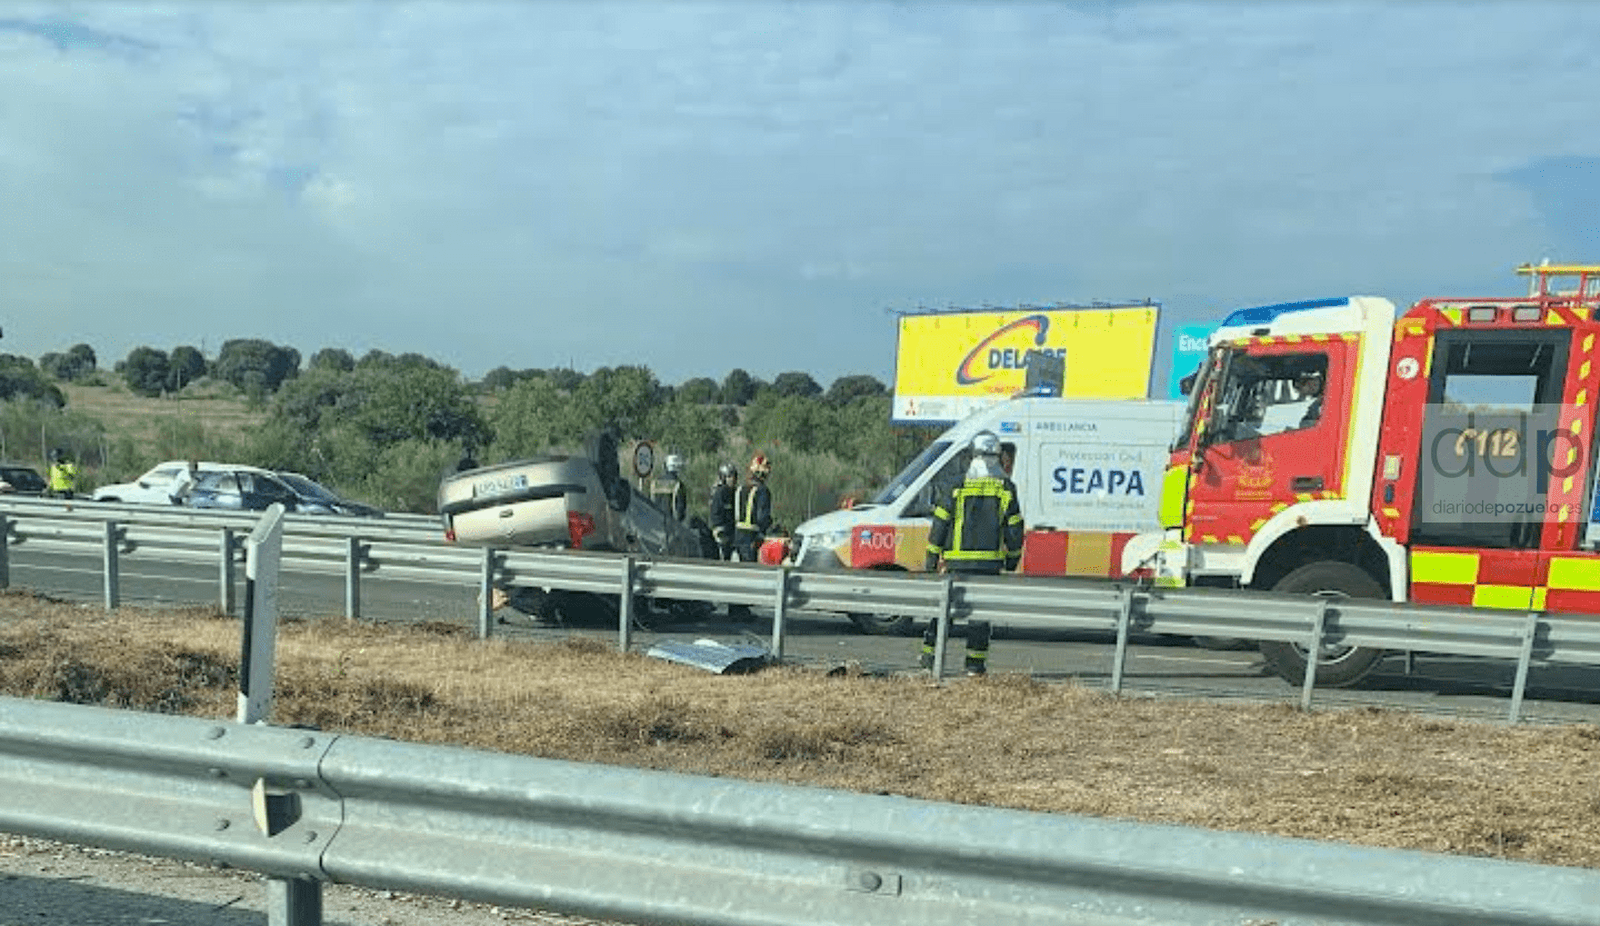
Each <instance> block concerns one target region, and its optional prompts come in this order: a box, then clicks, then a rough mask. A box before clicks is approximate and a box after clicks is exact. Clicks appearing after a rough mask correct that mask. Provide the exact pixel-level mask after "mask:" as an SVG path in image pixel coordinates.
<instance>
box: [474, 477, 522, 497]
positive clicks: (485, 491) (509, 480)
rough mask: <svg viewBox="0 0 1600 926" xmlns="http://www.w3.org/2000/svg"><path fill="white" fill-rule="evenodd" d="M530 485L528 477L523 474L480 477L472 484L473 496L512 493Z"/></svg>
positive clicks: (493, 495)
mask: <svg viewBox="0 0 1600 926" xmlns="http://www.w3.org/2000/svg"><path fill="white" fill-rule="evenodd" d="M527 487H528V477H527V476H525V475H522V474H520V473H519V474H517V475H515V476H501V477H499V478H497V479H480V480H478V481H477V482H474V483H473V484H472V497H473V498H494V497H495V496H498V495H510V494H511V493H513V492H518V491H521V490H522V489H526V488H527Z"/></svg>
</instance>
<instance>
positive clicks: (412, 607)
mask: <svg viewBox="0 0 1600 926" xmlns="http://www.w3.org/2000/svg"><path fill="white" fill-rule="evenodd" d="M236 572H237V578H236V581H235V593H234V600H235V601H236V602H239V601H242V596H243V593H244V592H243V570H242V569H238V570H236ZM103 581H104V580H103V578H102V575H101V565H100V560H99V558H98V557H94V556H43V555H40V554H38V553H30V552H28V551H25V550H19V549H14V550H13V551H12V553H11V582H12V585H13V586H14V587H26V588H32V589H34V590H36V591H40V592H43V593H47V594H51V595H55V596H59V597H62V598H65V599H67V600H77V601H85V602H100V601H103V600H104V591H103ZM120 586H121V598H122V601H123V602H124V603H127V604H132V605H138V606H144V607H162V606H169V605H172V606H176V605H193V604H201V605H211V604H216V603H217V602H218V601H219V600H220V598H221V594H220V585H219V576H218V571H217V569H216V567H214V566H198V565H185V564H169V563H159V562H144V561H141V562H137V563H135V562H134V561H132V560H131V559H130V560H128V561H126V562H125V563H124V564H123V567H122V569H121V571H120ZM344 594H345V592H344V583H343V580H342V579H341V578H339V577H335V576H327V575H318V574H311V573H296V572H294V571H293V570H288V569H286V570H285V571H284V574H283V577H282V584H281V587H280V591H279V609H280V611H281V613H283V614H285V615H289V616H298V617H317V616H331V615H340V614H343V613H344ZM360 607H361V617H362V618H363V619H365V620H372V621H379V622H413V621H442V622H446V623H452V624H458V625H461V626H465V627H475V626H476V624H477V619H478V618H477V612H478V605H477V595H476V576H475V575H463V576H461V578H460V581H459V582H458V583H456V584H445V583H438V582H417V581H409V580H396V579H387V578H383V577H382V576H381V574H373V575H369V576H366V577H364V578H363V580H362V584H361V606H360ZM236 610H237V606H236ZM755 614H756V619H755V620H754V621H751V622H747V623H738V622H734V621H730V620H729V619H728V616H727V614H726V611H725V609H721V608H719V609H717V611H716V612H714V613H713V614H712V615H711V616H709V617H707V618H705V619H704V620H698V621H681V620H671V619H668V618H666V617H665V616H664V615H660V614H654V613H652V614H646V615H642V616H641V620H640V622H639V624H638V625H637V626H636V627H635V629H634V630H633V631H632V633H631V640H630V647H631V648H632V649H634V650H636V651H638V652H648V651H649V649H650V647H652V646H654V645H655V644H657V643H660V642H662V641H669V640H671V641H679V642H694V641H696V640H701V639H712V640H717V641H720V642H724V643H731V642H746V643H757V644H763V645H766V646H767V647H768V648H769V649H771V648H773V641H772V639H771V630H772V620H771V612H770V611H763V610H761V609H756V612H755ZM497 617H498V618H499V622H497V623H496V624H495V625H494V626H492V627H491V628H490V632H491V633H494V634H496V635H504V636H508V637H516V638H528V639H559V638H561V637H564V636H567V635H572V634H578V635H583V636H589V637H593V638H596V639H602V640H607V641H610V642H615V641H617V640H618V638H619V632H618V629H617V627H615V626H613V625H610V624H605V623H588V624H574V625H569V626H555V627H552V626H544V625H540V624H538V623H537V622H536V621H534V620H533V619H532V618H529V617H527V616H525V615H522V614H520V613H518V612H516V611H514V610H511V609H502V610H501V611H499V612H497ZM1113 642H1114V641H1113V640H1112V638H1111V637H1110V636H1109V635H1107V634H1100V633H1085V632H1074V631H1051V630H1039V629H1033V628H1029V629H1008V628H1005V627H999V628H997V629H996V633H995V639H994V641H993V643H992V645H991V647H990V657H989V665H990V671H992V672H1027V673H1029V674H1031V675H1032V676H1033V677H1035V678H1038V679H1041V680H1044V681H1060V682H1071V683H1074V684H1081V685H1086V686H1091V687H1109V685H1110V683H1111V678H1112V668H1113V666H1112V659H1113V657H1114V652H1115V651H1114V648H1113V645H1112V644H1113ZM920 645H921V644H920V640H919V639H917V638H913V637H897V636H868V635H865V634H862V633H860V632H858V631H857V630H856V629H855V628H854V626H853V625H852V624H850V623H849V622H848V621H847V620H846V619H845V618H844V617H843V616H840V615H835V614H823V613H808V612H797V613H792V614H790V615H789V616H788V619H787V621H786V625H785V633H784V639H783V647H782V656H783V657H784V658H785V659H786V660H788V661H792V662H798V663H803V664H806V665H810V666H816V667H819V668H822V669H829V668H835V667H847V666H849V667H855V668H859V669H860V670H861V671H864V672H868V673H885V674H887V673H897V672H912V671H915V670H916V660H917V656H918V653H919V650H920ZM961 656H962V640H961V639H960V630H959V625H958V627H957V629H956V631H955V633H954V635H953V637H952V639H951V641H950V645H949V648H948V650H947V657H946V672H947V674H951V675H958V674H960V670H961ZM1514 670H1515V666H1514V665H1512V664H1510V663H1508V662H1505V661H1500V660H1487V659H1477V658H1470V657H1457V656H1440V655H1429V654H1416V655H1414V656H1412V657H1411V658H1410V659H1407V658H1406V657H1405V656H1403V655H1396V656H1394V657H1392V658H1391V659H1389V660H1388V661H1387V662H1386V663H1385V664H1384V665H1383V667H1382V669H1381V671H1379V672H1378V673H1375V674H1374V675H1373V676H1371V677H1369V678H1368V679H1367V680H1366V681H1365V682H1364V683H1363V684H1362V686H1361V687H1360V688H1356V689H1318V690H1317V692H1316V694H1315V698H1314V700H1313V704H1314V705H1316V706H1319V707H1335V706H1353V705H1377V706H1383V707H1390V708H1395V709H1403V710H1414V711H1423V712H1429V713H1440V714H1453V715H1458V716H1464V717H1473V718H1483V719H1502V718H1504V717H1506V716H1507V714H1508V711H1509V709H1510V700H1509V694H1510V692H1511V689H1512V684H1513V681H1514ZM1123 688H1124V691H1125V692H1128V693H1130V694H1153V695H1172V696H1187V697H1202V698H1211V699H1225V700H1226V699H1247V700H1256V701H1282V702H1293V703H1298V700H1299V697H1300V691H1299V688H1298V686H1293V685H1290V684H1288V683H1286V682H1284V681H1283V680H1282V679H1280V678H1278V677H1277V676H1275V675H1272V674H1270V673H1268V672H1267V671H1266V670H1265V668H1264V665H1263V663H1262V660H1261V657H1260V655H1259V654H1258V653H1257V652H1255V651H1254V650H1208V649H1201V648H1199V647H1196V646H1194V645H1193V643H1192V641H1190V640H1187V639H1178V638H1171V637H1161V636H1151V635H1142V636H1141V635H1135V636H1134V637H1133V638H1132V639H1131V641H1130V646H1129V649H1128V656H1127V661H1126V663H1125V664H1124V668H1123ZM1522 718H1523V719H1524V720H1526V721H1530V722H1552V723H1562V722H1585V723H1600V667H1582V666H1534V667H1533V668H1532V669H1531V671H1530V673H1529V680H1528V691H1527V694H1526V700H1525V701H1524V703H1523V706H1522Z"/></svg>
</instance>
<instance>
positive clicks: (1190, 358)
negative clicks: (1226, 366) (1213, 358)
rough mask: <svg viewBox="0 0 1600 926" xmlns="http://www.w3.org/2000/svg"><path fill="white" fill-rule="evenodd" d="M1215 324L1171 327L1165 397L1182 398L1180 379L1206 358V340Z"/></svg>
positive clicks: (1214, 328)
mask: <svg viewBox="0 0 1600 926" xmlns="http://www.w3.org/2000/svg"><path fill="white" fill-rule="evenodd" d="M1216 330H1217V326H1216V325H1179V326H1178V327H1176V328H1174V329H1172V368H1171V369H1170V370H1168V371H1167V398H1169V399H1181V398H1183V389H1182V386H1181V381H1182V380H1183V378H1184V377H1185V376H1188V375H1189V374H1190V373H1193V372H1194V371H1195V370H1198V369H1200V361H1202V360H1204V359H1206V340H1207V339H1208V338H1210V337H1211V332H1213V331H1216Z"/></svg>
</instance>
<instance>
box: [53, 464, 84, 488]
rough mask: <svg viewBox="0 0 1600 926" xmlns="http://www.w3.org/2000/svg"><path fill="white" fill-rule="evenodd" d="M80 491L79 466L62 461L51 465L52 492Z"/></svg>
mask: <svg viewBox="0 0 1600 926" xmlns="http://www.w3.org/2000/svg"><path fill="white" fill-rule="evenodd" d="M77 490H78V464H76V463H74V462H72V461H71V460H62V461H61V462H59V463H52V464H50V491H52V492H76V491H77Z"/></svg>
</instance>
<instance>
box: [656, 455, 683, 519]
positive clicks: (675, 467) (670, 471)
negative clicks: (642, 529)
mask: <svg viewBox="0 0 1600 926" xmlns="http://www.w3.org/2000/svg"><path fill="white" fill-rule="evenodd" d="M650 497H651V498H652V499H654V500H655V503H656V504H658V505H660V506H661V510H662V511H664V512H666V513H667V516H668V517H670V518H672V519H673V520H674V521H684V520H687V519H688V517H689V494H688V491H687V490H686V489H685V488H684V485H683V457H681V456H679V455H678V454H676V453H669V454H667V471H666V474H665V475H663V476H662V477H661V478H660V479H657V480H655V481H654V482H652V483H651V485H650Z"/></svg>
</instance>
